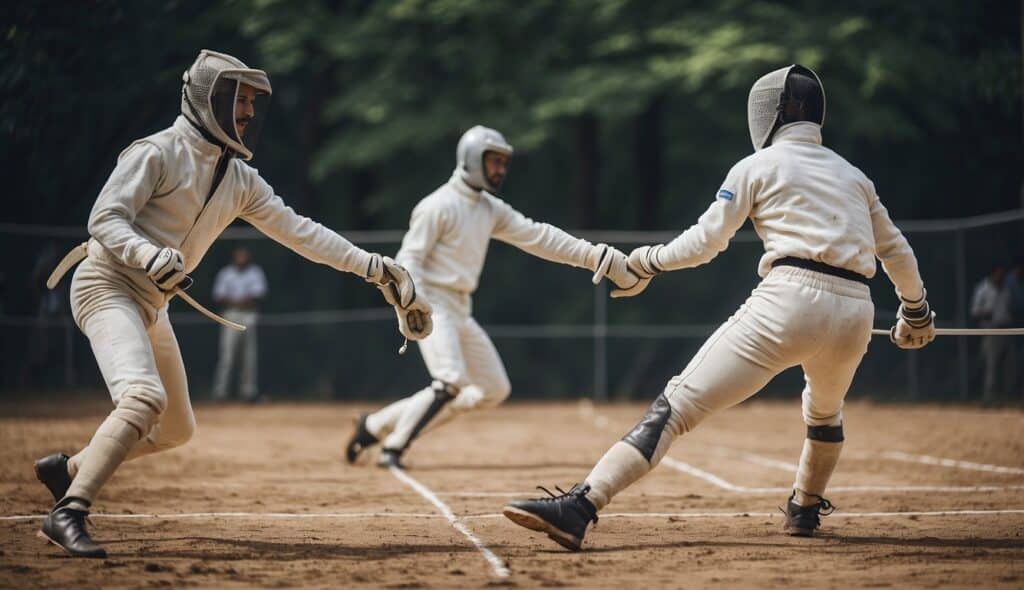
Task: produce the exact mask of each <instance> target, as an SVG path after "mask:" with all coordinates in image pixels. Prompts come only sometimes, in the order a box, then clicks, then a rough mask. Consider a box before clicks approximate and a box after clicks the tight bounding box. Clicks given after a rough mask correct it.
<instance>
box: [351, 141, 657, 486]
mask: <svg viewBox="0 0 1024 590" xmlns="http://www.w3.org/2000/svg"><path fill="white" fill-rule="evenodd" d="M512 152H513V150H512V146H511V145H509V143H508V142H507V141H506V140H505V138H504V137H503V136H502V135H501V134H500V133H499V132H497V131H495V130H493V129H489V128H486V127H482V126H476V127H473V128H471V129H469V130H468V131H466V132H465V134H463V136H462V138H461V139H460V140H459V144H458V146H457V148H456V162H457V166H456V169H455V172H454V173H453V174H452V177H451V179H449V180H448V182H446V183H445V184H443V185H441V187H439V188H438V189H437V190H435V191H434V192H433V193H431V194H430V195H428V196H427V197H425V198H424V199H423V200H421V201H420V202H419V204H418V205H416V207H415V209H413V212H412V217H411V220H410V222H409V231H408V232H407V233H406V234H405V238H404V239H403V240H402V247H401V249H400V250H399V252H398V255H397V256H396V257H395V258H396V259H397V260H398V261H399V263H400V264H402V265H403V266H405V267H406V268H407V269H408V270H409V272H410V273H411V274H412V276H413V277H414V278H415V279H416V285H417V287H418V288H419V289H420V290H421V292H422V293H424V294H425V295H426V296H427V298H428V299H429V301H430V303H431V305H433V309H434V315H433V320H434V331H433V334H431V336H430V337H429V338H426V339H424V340H421V341H420V342H419V347H420V352H421V353H422V355H423V360H424V362H425V363H426V365H427V370H428V371H429V373H430V377H431V378H432V379H433V382H432V383H431V384H430V385H429V386H428V387H425V388H424V389H422V390H420V391H419V392H417V393H415V394H413V395H411V396H409V397H407V398H405V399H401V400H399V401H396V402H394V403H392V404H390V405H388V406H387V407H385V408H383V409H381V410H379V411H377V412H374V413H372V414H369V415H366V416H362V417H360V419H359V422H358V424H357V426H356V431H355V433H354V434H353V436H352V438H351V439H350V440H349V443H348V446H347V448H346V459H347V460H348V461H349V462H350V463H354V462H355V461H356V459H357V458H358V456H359V454H360V453H361V452H362V451H363V450H364V449H366V448H367V447H370V446H372V445H375V444H377V443H378V442H382V443H383V444H382V449H381V454H380V456H379V460H378V464H379V465H380V466H382V467H390V466H401V462H400V460H401V456H402V453H403V452H404V451H405V450H406V449H407V448H408V447H409V445H410V443H411V442H412V441H413V440H414V439H415V438H416V437H417V436H418V435H420V434H421V433H422V432H423V431H424V429H425V428H428V427H429V428H435V427H437V426H438V425H440V424H443V423H444V422H446V421H448V420H450V419H451V418H452V417H453V416H455V415H458V414H461V413H464V412H467V411H470V410H474V409H479V408H486V407H493V406H496V405H498V404H500V403H501V402H502V401H504V400H505V398H506V397H508V395H509V392H510V391H511V384H510V383H509V379H508V375H507V374H506V373H505V366H504V365H503V364H502V362H501V357H499V356H498V351H497V350H496V349H495V348H494V344H493V343H491V339H490V338H488V336H487V334H486V333H485V332H484V330H483V329H482V328H481V327H480V325H479V324H478V323H477V322H476V320H475V319H473V315H472V294H473V292H474V291H476V288H477V283H478V281H479V278H480V272H481V270H482V269H483V265H484V259H485V258H486V256H487V246H488V243H489V242H490V240H491V239H492V238H493V239H496V240H500V241H502V242H506V243H508V244H511V245H513V246H516V247H518V248H520V249H522V250H524V251H526V252H528V253H530V254H533V255H534V256H538V257H540V258H543V259H545V260H550V261H553V262H559V263H562V264H567V265H570V266H576V267H582V268H587V269H589V270H591V271H595V272H598V273H600V274H601V275H602V276H607V277H608V278H609V279H610V280H612V281H613V282H615V283H616V285H618V286H620V287H629V286H634V285H636V284H637V283H638V281H639V279H638V277H636V276H635V275H633V274H632V273H631V272H630V271H629V270H628V268H627V262H626V257H625V255H624V254H623V253H621V252H619V251H618V250H616V249H615V248H611V247H609V246H607V245H606V244H597V245H594V244H591V243H590V242H588V241H586V240H583V239H580V238H576V237H573V236H571V235H569V234H568V233H566V232H564V231H562V230H561V229H558V228H557V227H554V226H552V225H549V224H547V223H540V222H537V221H533V220H532V219H529V218H527V217H525V216H524V215H523V214H522V213H520V212H518V211H516V210H515V209H514V208H512V207H511V206H510V205H509V204H508V203H506V202H505V201H503V200H501V199H500V198H498V197H497V196H495V194H496V193H497V191H498V189H499V187H500V186H501V183H502V181H503V180H504V177H505V172H506V166H507V163H508V160H509V158H510V157H511V156H512Z"/></svg>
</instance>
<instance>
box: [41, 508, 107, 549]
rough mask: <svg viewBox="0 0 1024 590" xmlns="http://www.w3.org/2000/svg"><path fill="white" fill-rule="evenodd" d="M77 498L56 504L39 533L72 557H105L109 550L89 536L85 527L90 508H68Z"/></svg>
mask: <svg viewBox="0 0 1024 590" xmlns="http://www.w3.org/2000/svg"><path fill="white" fill-rule="evenodd" d="M75 499H76V498H65V499H64V500H62V501H61V502H59V503H58V504H57V505H56V506H54V508H53V511H51V512H50V513H49V514H47V515H46V518H44V519H43V528H42V530H40V531H39V535H40V536H41V537H43V538H44V539H46V540H47V541H49V542H51V543H53V544H54V545H56V546H58V547H60V548H61V549H63V550H64V551H66V552H67V553H68V555H71V556H72V557H96V558H100V559H102V558H105V557H106V556H107V552H106V550H105V549H103V547H100V546H99V545H97V544H96V542H95V541H93V540H92V538H91V537H89V531H87V530H86V528H85V519H86V518H87V517H88V516H89V511H88V510H76V509H74V508H68V507H67V504H68V503H69V502H71V501H72V500H75Z"/></svg>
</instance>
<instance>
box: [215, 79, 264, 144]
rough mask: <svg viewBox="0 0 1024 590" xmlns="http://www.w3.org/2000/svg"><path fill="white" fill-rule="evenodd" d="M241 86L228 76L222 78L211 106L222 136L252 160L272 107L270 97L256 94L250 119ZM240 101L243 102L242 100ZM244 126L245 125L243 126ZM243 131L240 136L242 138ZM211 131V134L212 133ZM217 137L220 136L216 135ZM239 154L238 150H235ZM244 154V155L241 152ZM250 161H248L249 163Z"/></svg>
mask: <svg viewBox="0 0 1024 590" xmlns="http://www.w3.org/2000/svg"><path fill="white" fill-rule="evenodd" d="M241 85H242V82H240V81H238V80H235V79H233V78H228V77H227V75H224V76H221V78H220V79H219V80H218V81H217V83H216V84H215V85H214V87H213V92H212V93H211V94H210V106H211V110H212V112H213V120H214V122H215V123H216V125H217V127H218V129H219V131H220V134H223V135H226V136H227V137H228V138H229V139H231V140H232V141H234V142H236V143H238V144H239V145H241V146H242V147H244V148H245V149H246V150H248V152H249V154H250V155H249V158H251V157H252V154H253V153H254V152H255V151H256V144H257V141H258V139H259V136H260V131H261V130H262V129H263V123H264V121H265V120H266V118H267V117H266V113H267V109H268V108H269V107H270V95H269V94H266V93H263V92H259V91H257V92H256V96H255V97H253V102H252V107H251V108H252V110H251V113H252V114H251V116H250V115H249V110H248V108H245V106H246V105H245V100H246V99H245V97H244V95H243V96H241V97H240V96H239V94H240V90H241ZM240 99H241V100H240ZM242 123H244V124H242ZM239 129H241V135H239ZM211 131H212V130H211ZM215 135H219V134H217V133H215ZM236 151H237V150H236ZM240 153H241V152H240ZM249 158H246V159H247V160H248V159H249Z"/></svg>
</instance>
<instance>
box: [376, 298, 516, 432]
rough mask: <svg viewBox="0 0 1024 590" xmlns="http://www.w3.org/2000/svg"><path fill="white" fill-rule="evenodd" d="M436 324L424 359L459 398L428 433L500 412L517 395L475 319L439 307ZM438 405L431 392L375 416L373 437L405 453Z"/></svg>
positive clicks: (424, 343)
mask: <svg viewBox="0 0 1024 590" xmlns="http://www.w3.org/2000/svg"><path fill="white" fill-rule="evenodd" d="M430 301H431V302H432V303H433V302H435V301H437V299H431V300H430ZM433 320H434V331H433V332H432V333H431V334H430V336H428V337H426V338H425V339H423V340H420V341H419V342H418V343H417V344H419V349H420V353H421V354H422V355H423V361H424V363H426V365H427V370H428V371H429V372H430V376H431V377H432V378H433V379H436V380H438V381H442V382H444V383H446V384H449V385H454V386H455V387H457V388H458V389H459V393H458V395H457V396H456V397H455V399H453V400H452V401H451V402H450V403H448V404H447V405H445V406H444V407H443V408H442V409H441V410H440V411H439V412H438V413H437V415H435V416H433V417H432V418H430V417H429V416H428V419H429V423H428V424H427V425H426V426H427V429H428V430H429V429H432V428H436V427H437V426H440V425H441V424H444V423H445V422H447V421H448V420H450V419H451V418H453V417H454V416H455V415H457V414H460V413H462V412H466V411H469V410H473V409H477V408H484V407H493V406H496V405H498V404H500V403H501V402H503V401H504V400H505V398H507V397H508V395H509V393H510V392H511V390H512V385H511V383H509V380H508V374H507V373H506V372H505V365H504V364H503V363H502V362H501V357H500V356H499V355H498V351H497V349H495V348H494V343H492V342H491V339H490V338H489V337H488V336H487V333H486V332H484V330H483V328H481V327H480V324H478V323H477V322H476V320H475V319H473V317H472V316H469V315H463V314H460V313H457V312H455V311H453V310H451V309H448V308H446V307H445V306H444V305H438V304H435V307H434V315H433ZM434 400H435V393H434V391H433V390H432V389H431V388H430V387H427V388H426V389H423V390H420V391H419V392H417V393H415V394H413V395H411V396H409V397H407V398H405V399H401V400H399V401H396V402H394V403H392V404H391V405H389V406H386V407H385V408H383V409H381V410H379V411H377V412H375V413H373V414H371V415H370V416H369V417H368V418H367V422H366V426H367V428H368V429H369V431H370V433H371V434H373V435H374V436H376V437H377V438H378V439H384V448H387V449H404V448H406V446H408V444H409V442H410V441H411V439H412V438H413V436H414V435H418V434H419V433H420V432H421V431H417V425H419V423H420V421H421V420H423V418H424V415H425V414H426V413H427V411H428V409H429V408H430V407H431V404H432V403H433V402H434ZM421 427H422V425H421Z"/></svg>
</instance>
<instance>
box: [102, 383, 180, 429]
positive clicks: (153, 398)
mask: <svg viewBox="0 0 1024 590" xmlns="http://www.w3.org/2000/svg"><path fill="white" fill-rule="evenodd" d="M166 408H167V395H166V394H165V393H164V392H163V390H162V389H159V390H158V389H154V388H146V387H134V388H130V389H128V390H127V391H125V392H124V394H122V395H121V397H120V398H119V399H118V400H117V407H116V408H114V411H113V412H112V413H111V415H113V416H115V417H117V418H119V419H121V420H124V421H125V422H127V423H128V424H130V425H132V426H133V427H134V428H135V429H136V430H138V431H139V435H140V436H146V434H147V433H148V432H149V431H150V430H152V429H153V427H154V426H155V425H156V424H157V423H158V422H159V421H160V415H161V414H163V412H164V410H165V409H166Z"/></svg>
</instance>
